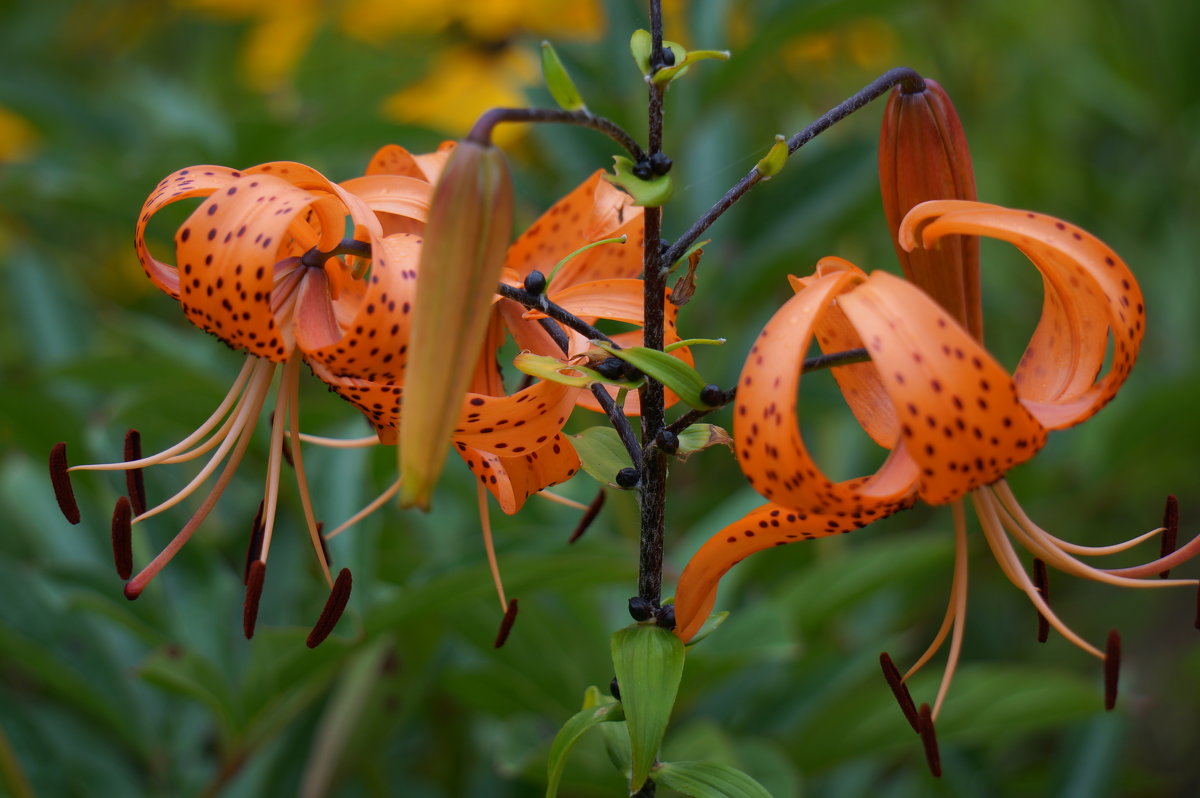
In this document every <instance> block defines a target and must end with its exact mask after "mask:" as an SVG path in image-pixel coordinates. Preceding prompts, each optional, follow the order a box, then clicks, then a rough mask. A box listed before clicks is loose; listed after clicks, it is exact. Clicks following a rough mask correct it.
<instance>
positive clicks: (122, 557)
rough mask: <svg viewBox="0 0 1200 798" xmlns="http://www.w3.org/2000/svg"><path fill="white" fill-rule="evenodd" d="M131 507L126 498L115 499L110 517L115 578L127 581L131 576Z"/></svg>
mask: <svg viewBox="0 0 1200 798" xmlns="http://www.w3.org/2000/svg"><path fill="white" fill-rule="evenodd" d="M132 513H133V507H132V506H131V502H130V501H129V499H127V498H126V497H124V496H122V497H120V498H119V499H117V504H116V506H115V507H113V516H112V547H113V563H114V564H115V565H116V567H117V576H119V577H121V578H122V579H128V578H129V577H130V576H131V575H132V574H133V535H132V530H131V527H130V520H131V518H132Z"/></svg>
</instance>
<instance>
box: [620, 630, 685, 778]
mask: <svg viewBox="0 0 1200 798" xmlns="http://www.w3.org/2000/svg"><path fill="white" fill-rule="evenodd" d="M612 655H613V668H614V669H615V670H616V673H617V684H618V686H619V687H620V689H621V704H622V706H624V707H625V719H626V721H627V722H628V724H629V743H630V746H631V747H632V749H633V777H632V779H631V781H630V792H635V791H636V790H637V789H638V788H640V787H641V786H642V784H643V783H645V781H646V778H647V776H648V775H649V774H650V768H651V766H652V765H653V764H654V760H655V757H657V756H658V748H659V746H660V745H661V744H662V738H663V734H665V733H666V731H667V723H668V721H669V720H670V719H671V709H672V708H673V707H674V706H675V694H676V692H677V691H678V690H679V681H680V679H682V678H683V659H684V653H683V643H682V642H681V641H680V640H679V638H678V637H676V636H675V635H673V634H671V633H670V632H668V631H667V630H666V629H663V628H661V627H659V626H655V625H652V624H634V625H632V626H627V627H625V628H624V629H620V630H618V631H617V632H615V633H614V634H613V637H612Z"/></svg>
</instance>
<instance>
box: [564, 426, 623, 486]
mask: <svg viewBox="0 0 1200 798" xmlns="http://www.w3.org/2000/svg"><path fill="white" fill-rule="evenodd" d="M569 437H570V438H571V445H572V446H574V447H575V453H576V454H577V455H579V462H580V463H581V464H582V465H583V470H584V471H586V472H587V473H588V476H590V477H592V479H594V480H596V481H597V482H599V483H600V484H601V485H609V486H611V487H614V488H615V487H620V486H618V485H617V484H616V483H615V482H613V477H615V476H616V475H617V472H618V471H620V470H621V469H622V468H632V467H633V463H632V461H630V459H629V452H628V451H627V450H626V449H625V445H624V444H623V443H621V438H620V436H618V435H617V431H616V430H614V429H613V428H612V427H600V426H596V427H588V428H587V429H585V430H583V431H582V432H580V433H579V434H578V435H571V436H569Z"/></svg>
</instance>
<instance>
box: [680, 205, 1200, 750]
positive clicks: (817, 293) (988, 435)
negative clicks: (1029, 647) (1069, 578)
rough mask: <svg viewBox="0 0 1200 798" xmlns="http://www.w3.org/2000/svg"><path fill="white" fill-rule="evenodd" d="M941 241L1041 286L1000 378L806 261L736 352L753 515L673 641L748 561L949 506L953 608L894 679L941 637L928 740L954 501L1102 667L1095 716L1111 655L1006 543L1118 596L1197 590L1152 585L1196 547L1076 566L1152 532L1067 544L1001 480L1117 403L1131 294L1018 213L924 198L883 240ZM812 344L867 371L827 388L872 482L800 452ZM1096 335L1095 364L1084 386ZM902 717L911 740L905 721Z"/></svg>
mask: <svg viewBox="0 0 1200 798" xmlns="http://www.w3.org/2000/svg"><path fill="white" fill-rule="evenodd" d="M949 235H970V236H988V237H991V238H997V239H1000V240H1003V241H1008V242H1009V243H1011V244H1013V245H1014V246H1016V247H1017V248H1019V249H1020V250H1021V251H1022V252H1023V253H1024V254H1025V255H1026V256H1027V257H1028V258H1029V259H1030V260H1031V261H1032V262H1033V264H1034V265H1035V266H1036V267H1037V268H1038V270H1039V271H1040V272H1041V274H1042V277H1043V281H1044V285H1045V288H1046V297H1045V301H1044V304H1043V311H1042V317H1041V320H1040V322H1039V324H1038V326H1037V328H1036V330H1035V331H1034V334H1033V338H1032V340H1031V341H1030V344H1029V346H1028V348H1027V349H1026V351H1025V354H1024V357H1023V358H1022V360H1021V362H1020V365H1019V366H1018V367H1017V369H1016V372H1015V374H1014V375H1013V376H1010V375H1009V374H1008V373H1007V372H1006V371H1005V370H1004V368H1003V367H1001V366H1000V364H999V363H997V362H996V361H995V360H994V359H993V358H992V357H991V355H989V354H988V352H987V351H986V350H985V349H984V348H983V347H982V345H981V344H980V342H979V341H978V340H977V339H976V338H975V337H974V336H972V335H971V334H970V333H969V332H968V331H967V330H966V329H964V328H963V326H961V325H960V324H959V323H958V322H957V321H956V320H955V319H954V318H953V317H952V316H951V315H950V314H949V313H948V312H947V311H946V310H945V309H943V308H942V307H941V306H940V305H938V304H937V303H936V302H935V301H934V300H932V299H931V298H929V296H928V295H927V294H925V293H924V292H922V291H921V290H920V289H919V288H918V287H917V286H915V285H913V284H912V283H909V282H907V281H905V280H902V279H900V278H898V277H895V276H892V275H890V274H887V273H885V272H873V273H871V274H869V275H868V274H867V273H865V272H863V271H861V270H860V269H858V268H857V267H856V266H854V265H853V264H850V263H848V262H846V261H843V260H840V259H837V258H826V259H824V260H822V261H821V262H820V263H818V265H817V269H816V271H815V273H814V274H813V275H811V276H809V277H806V278H804V279H796V278H793V280H792V284H793V287H794V288H795V290H796V294H795V296H793V297H792V298H791V299H790V300H789V301H788V302H787V303H786V304H785V305H784V306H783V307H782V308H781V309H780V310H779V311H778V312H777V313H776V314H775V316H774V317H773V318H772V319H771V320H770V321H769V322H768V324H767V326H766V327H765V328H764V329H763V331H762V333H761V334H760V336H759V337H758V339H757V341H756V342H755V344H754V346H753V347H752V348H751V350H750V356H749V358H748V359H747V361H746V365H745V367H744V369H743V371H742V374H741V378H740V380H739V383H738V389H737V399H736V410H735V415H734V438H735V441H736V451H737V457H738V461H739V464H740V465H741V468H742V470H743V471H744V473H745V474H746V477H747V478H748V479H749V481H750V483H751V485H753V486H754V488H755V490H757V491H758V492H759V493H761V494H762V495H763V496H764V497H765V498H766V499H768V503H767V504H765V505H763V506H761V507H759V508H758V509H756V510H753V511H752V512H750V513H749V514H748V515H746V516H745V517H744V518H742V519H741V520H739V521H738V522H736V523H734V524H731V525H729V526H728V527H726V528H725V529H723V530H721V531H720V532H719V533H717V534H716V535H714V536H713V537H712V538H710V539H709V540H708V541H707V542H706V543H705V544H704V545H703V546H702V547H701V549H700V550H699V552H698V553H697V554H696V555H695V556H694V557H693V558H692V559H691V561H690V562H689V563H688V564H687V567H686V568H685V570H684V572H683V574H682V576H681V578H680V581H679V586H678V590H677V592H676V598H675V604H676V619H677V623H678V626H677V628H676V634H677V635H678V636H679V637H680V638H681V639H683V640H684V641H685V642H686V641H688V640H690V639H691V638H692V637H693V636H694V635H695V634H696V632H697V630H698V629H699V628H700V626H701V625H702V624H703V622H704V620H705V619H706V618H707V617H708V615H709V612H710V611H711V609H712V607H713V604H714V601H715V599H716V591H717V584H718V581H719V580H720V578H721V576H722V575H723V574H725V573H726V572H727V571H728V570H729V568H730V567H732V566H733V565H734V564H736V563H738V562H740V561H741V560H742V559H743V558H745V557H746V556H748V555H749V554H752V553H754V552H756V551H759V550H762V549H764V548H768V547H771V546H779V545H784V544H786V543H790V542H793V541H797V540H811V539H814V538H820V537H825V536H828V535H835V534H841V533H845V532H848V531H850V530H852V529H857V528H860V527H862V526H865V525H866V524H868V523H870V522H871V521H874V520H877V519H879V518H881V517H883V516H886V515H888V514H890V513H893V512H896V511H897V510H900V509H902V508H905V507H908V506H910V505H912V504H913V503H914V502H915V501H917V500H918V499H919V500H922V501H925V502H927V503H929V504H950V505H951V506H952V509H953V511H954V532H955V544H956V555H955V567H954V577H953V581H952V587H951V594H952V598H951V601H950V605H949V608H948V610H947V613H946V616H945V620H944V622H943V624H942V626H941V628H940V630H939V631H938V633H937V635H936V637H935V639H934V641H933V644H932V645H931V646H930V647H929V649H928V650H927V651H926V652H925V653H924V654H923V655H922V656H921V657H920V658H919V659H918V660H917V663H916V665H914V666H913V668H912V669H910V670H909V672H908V674H906V675H905V676H904V677H903V678H907V677H908V676H911V675H912V673H913V672H915V671H916V670H917V669H918V668H920V667H921V666H922V665H923V664H924V663H925V662H927V661H928V660H929V658H930V657H932V656H933V655H934V654H935V653H936V652H937V650H938V649H939V647H940V646H941V645H942V643H943V642H944V641H945V639H946V637H947V636H948V635H949V636H950V638H951V641H950V653H949V664H948V665H947V667H946V671H945V674H944V676H943V679H942V683H941V687H940V689H939V691H938V695H937V698H936V701H935V703H934V706H933V710H932V712H928V720H927V721H925V722H926V723H927V724H928V725H929V729H930V733H932V726H931V724H932V720H933V719H935V718H936V716H937V713H938V710H939V709H940V707H941V704H942V701H943V699H944V697H945V694H946V691H947V689H948V687H949V684H950V680H951V678H952V675H953V672H954V668H955V664H956V663H957V660H958V656H959V651H960V648H961V644H962V631H963V622H964V620H965V614H966V599H967V534H966V529H967V522H966V514H965V512H964V508H963V505H964V500H966V499H969V500H970V501H971V503H972V504H973V505H974V507H975V510H976V513H977V516H978V518H979V522H980V526H981V528H982V531H983V535H984V538H985V540H986V541H987V544H988V546H989V548H990V549H991V550H992V552H993V554H994V555H995V557H996V560H997V562H998V563H999V564H1000V567H1001V569H1002V570H1003V571H1004V573H1005V575H1006V576H1007V577H1008V578H1009V579H1010V580H1011V581H1012V582H1013V584H1014V585H1016V586H1017V588H1018V589H1020V590H1021V591H1022V592H1024V593H1025V594H1026V596H1028V598H1029V600H1030V601H1031V602H1032V603H1033V604H1034V606H1035V607H1036V608H1037V610H1038V611H1039V613H1041V616H1042V617H1043V618H1044V619H1045V620H1046V621H1047V622H1048V623H1049V625H1050V626H1052V627H1053V628H1054V629H1056V630H1058V631H1059V632H1060V633H1061V634H1062V635H1063V636H1065V637H1066V638H1067V639H1068V640H1070V641H1071V642H1072V643H1074V644H1075V645H1076V646H1078V647H1080V648H1082V649H1083V650H1085V651H1087V652H1088V653H1090V654H1092V655H1094V656H1096V657H1099V658H1100V659H1102V660H1105V661H1106V672H1107V673H1108V677H1109V678H1108V685H1107V695H1106V704H1108V706H1109V707H1110V708H1111V705H1112V701H1113V700H1114V699H1115V687H1116V672H1115V666H1116V659H1117V657H1119V642H1116V643H1113V642H1112V640H1113V639H1114V638H1110V645H1109V647H1108V650H1107V651H1102V650H1100V649H1099V648H1097V647H1095V646H1093V645H1091V644H1089V643H1088V642H1086V641H1085V640H1083V639H1082V638H1081V637H1080V636H1079V635H1077V634H1076V633H1075V632H1073V631H1072V630H1071V629H1070V628H1069V627H1068V626H1066V624H1064V623H1063V622H1062V621H1061V620H1060V619H1059V618H1058V617H1057V616H1056V615H1055V614H1054V612H1053V611H1052V610H1051V609H1050V607H1049V605H1048V604H1047V602H1046V600H1045V596H1044V595H1043V591H1042V590H1041V589H1039V586H1038V585H1036V584H1035V583H1034V580H1032V579H1031V578H1030V577H1029V575H1028V574H1027V573H1026V571H1025V569H1024V567H1023V566H1022V564H1021V562H1020V559H1019V556H1018V553H1017V549H1016V547H1015V546H1014V542H1015V543H1017V544H1019V545H1020V546H1021V547H1023V548H1025V549H1026V550H1027V551H1028V552H1029V553H1030V554H1031V555H1033V557H1035V558H1036V559H1037V560H1038V561H1041V562H1043V563H1045V564H1046V565H1050V566H1053V567H1055V568H1057V569H1059V570H1061V571H1064V572H1066V573H1069V574H1073V575H1075V576H1079V577H1082V578H1085V579H1091V580H1094V581H1098V582H1105V583H1107V584H1112V585H1116V586H1121V587H1160V586H1171V585H1196V584H1197V583H1198V582H1197V580H1194V579H1187V580H1179V579H1157V578H1151V577H1155V576H1157V575H1159V574H1162V573H1163V572H1165V571H1167V570H1168V569H1170V568H1171V567H1173V566H1175V565H1177V564H1179V563H1181V562H1184V561H1186V560H1187V559H1189V558H1191V557H1193V556H1194V555H1196V554H1197V553H1198V552H1200V538H1197V539H1194V540H1192V541H1191V542H1190V543H1188V544H1187V545H1186V546H1184V547H1183V548H1181V549H1179V550H1178V551H1175V552H1174V553H1171V554H1167V555H1166V556H1163V557H1161V558H1159V559H1156V560H1153V561H1151V562H1147V563H1145V564H1143V565H1139V566H1136V567H1133V568H1120V569H1104V568H1097V567H1094V566H1092V565H1089V564H1087V563H1085V562H1084V561H1083V559H1081V558H1084V557H1090V556H1094V555H1105V554H1110V553H1114V552H1117V551H1122V550H1125V549H1127V548H1129V547H1132V546H1134V545H1136V544H1137V543H1139V542H1141V541H1142V540H1145V539H1146V538H1147V537H1149V536H1151V535H1153V534H1156V533H1157V532H1160V531H1162V530H1154V531H1152V532H1149V533H1146V534H1143V535H1139V536H1137V537H1134V538H1132V539H1130V540H1128V541H1125V542H1122V543H1118V544H1115V545H1112V546H1102V547H1089V546H1081V545H1077V544H1074V543H1071V542H1069V541H1066V540H1063V539H1061V538H1058V537H1055V536H1054V535H1052V534H1050V533H1049V532H1047V531H1045V530H1043V529H1042V528H1041V527H1039V526H1038V525H1037V524H1036V523H1035V522H1034V521H1032V520H1031V519H1030V518H1029V516H1028V515H1027V514H1026V513H1025V512H1024V511H1023V510H1022V509H1021V507H1020V505H1019V504H1018V503H1017V500H1016V498H1015V497H1014V495H1013V493H1012V491H1011V490H1010V489H1009V487H1008V485H1007V483H1006V482H1005V480H1004V476H1005V474H1006V473H1007V472H1008V471H1009V470H1010V469H1012V468H1013V467H1015V466H1017V465H1019V464H1021V463H1023V462H1025V461H1026V460H1028V459H1030V458H1031V457H1033V455H1034V454H1035V453H1036V452H1037V451H1038V449H1040V448H1041V447H1042V445H1043V444H1044V443H1045V441H1046V437H1047V433H1048V432H1049V431H1050V430H1055V429H1063V428H1066V427H1070V426H1073V425H1075V424H1078V423H1079V422H1081V421H1084V420H1086V419H1087V418H1089V417H1090V416H1091V415H1092V414H1094V413H1095V412H1096V411H1098V410H1099V409H1100V408H1101V407H1102V406H1103V405H1105V404H1106V403H1107V402H1108V401H1110V400H1111V399H1112V398H1113V397H1114V396H1115V395H1116V393H1117V390H1118V389H1119V388H1120V386H1121V384H1122V383H1123V382H1124V381H1125V379H1126V377H1128V375H1129V372H1130V369H1131V368H1132V366H1133V363H1134V360H1135V358H1136V356H1137V352H1138V348H1139V346H1140V344H1141V340H1142V335H1143V332H1144V319H1145V309H1144V306H1143V299H1142V294H1141V291H1140V289H1139V288H1138V286H1137V283H1136V282H1135V280H1134V278H1133V275H1132V274H1131V273H1130V271H1129V269H1128V268H1127V267H1126V265H1125V264H1124V263H1123V262H1122V261H1121V260H1120V258H1118V257H1117V255H1116V254H1115V253H1114V252H1113V251H1112V250H1111V249H1109V248H1108V247H1107V246H1106V245H1105V244H1103V243H1102V242H1101V241H1099V240H1098V239H1096V238H1094V237H1093V236H1092V235H1090V234H1089V233H1087V232H1085V231H1083V230H1080V229H1078V228H1076V227H1074V226H1073V225H1070V224H1068V223H1066V222H1062V221H1059V220H1057V219H1054V218H1051V217H1049V216H1045V215H1041V214H1036V213H1032V212H1027V211H1019V210H1010V209H1006V208H1001V207H998V206H994V205H986V204H983V203H977V202H969V201H960V200H947V201H935V202H926V203H923V204H921V205H918V206H917V207H915V208H914V209H913V210H912V211H911V212H910V213H908V215H907V216H906V217H905V219H904V221H903V223H902V224H901V226H900V231H899V240H900V243H901V245H902V246H904V247H905V249H913V248H915V247H922V248H925V249H930V248H932V247H934V246H935V245H936V244H937V242H938V241H939V240H940V239H942V238H943V237H945V236H949ZM813 337H816V339H817V341H818V343H819V344H820V346H821V348H822V350H823V351H826V352H833V351H841V350H846V349H853V348H857V347H865V348H866V350H867V352H868V353H869V355H870V358H871V360H870V361H869V362H864V363H857V364H852V365H848V366H841V367H838V368H835V369H834V370H833V375H834V377H835V378H836V379H837V381H838V383H839V386H840V388H841V390H842V393H843V395H844V396H845V398H846V400H847V402H848V404H849V405H850V408H851V409H852V411H853V412H854V414H855V416H856V418H857V419H858V421H859V422H860V423H861V424H862V426H863V427H864V429H865V430H866V432H867V433H868V434H869V435H870V437H871V438H872V439H873V440H874V441H875V442H876V443H878V444H879V445H881V446H883V447H885V448H886V449H889V450H890V455H889V456H888V458H887V460H886V461H885V462H884V464H883V465H882V466H881V467H880V468H879V470H878V471H876V472H875V473H874V474H871V475H869V476H866V477H861V478H856V479H850V480H846V481H843V482H834V481H832V480H830V479H829V478H828V477H826V476H825V475H824V474H823V473H822V472H821V471H820V469H819V467H818V466H817V464H816V463H815V462H814V461H813V459H812V457H811V456H810V454H809V452H808V450H807V448H806V447H805V445H804V441H803V438H802V437H801V435H800V429H799V426H798V422H797V418H796V396H797V390H798V388H799V387H800V384H801V380H800V375H801V371H800V364H801V362H802V360H803V358H804V356H805V353H806V351H807V349H808V347H809V345H810V343H811V341H812V339H813ZM1110 338H1111V340H1112V352H1111V362H1110V364H1109V366H1108V368H1107V369H1106V370H1104V371H1103V373H1101V372H1102V369H1103V366H1104V363H1105V355H1106V346H1107V343H1108V340H1109V339H1110ZM1114 636H1115V633H1114ZM888 662H889V663H890V660H888ZM889 679H891V677H889ZM902 680H903V679H902V678H901V677H899V676H898V674H897V676H896V679H895V681H894V684H893V686H894V688H896V689H897V691H898V693H897V694H898V695H899V689H900V688H901V687H902V685H900V682H902ZM905 695H907V693H906V692H905ZM909 702H910V707H911V699H909ZM908 714H909V719H910V722H912V723H913V725H914V728H917V726H918V719H917V718H916V717H915V710H913V711H911V712H909V713H908Z"/></svg>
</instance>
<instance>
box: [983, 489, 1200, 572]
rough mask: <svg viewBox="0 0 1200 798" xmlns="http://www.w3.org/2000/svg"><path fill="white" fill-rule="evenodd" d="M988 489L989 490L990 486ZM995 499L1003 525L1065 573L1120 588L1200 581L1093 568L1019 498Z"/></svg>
mask: <svg viewBox="0 0 1200 798" xmlns="http://www.w3.org/2000/svg"><path fill="white" fill-rule="evenodd" d="M984 490H987V488H985V489H984ZM1011 497H1012V493H1011V492H1009V494H1008V498H1011ZM995 498H996V500H998V502H999V503H998V504H997V505H996V510H997V516H998V517H999V519H1000V522H1001V524H1003V525H1004V527H1005V528H1006V529H1008V531H1009V532H1011V533H1012V535H1013V536H1014V537H1015V538H1017V540H1018V541H1019V542H1020V543H1021V545H1023V546H1024V547H1025V548H1026V549H1028V550H1029V551H1030V552H1031V553H1032V554H1033V555H1034V556H1036V557H1040V558H1041V559H1043V560H1045V561H1046V564H1047V565H1053V566H1054V567H1055V568H1057V569H1058V570H1060V571H1063V572H1064V573H1069V574H1072V575H1073V576H1078V577H1080V578H1082V579H1091V580H1092V581H1095V582H1103V583H1105V584H1109V585H1115V586H1117V587H1139V588H1158V587H1178V586H1180V585H1194V584H1196V583H1197V582H1196V580H1194V579H1137V578H1133V576H1126V575H1121V574H1118V573H1114V572H1113V571H1109V570H1105V569H1101V568H1093V567H1091V566H1090V565H1087V564H1085V563H1082V562H1080V561H1079V560H1077V559H1075V558H1074V557H1072V556H1070V555H1069V554H1067V553H1066V552H1064V551H1062V549H1060V548H1059V547H1058V546H1056V545H1054V542H1055V541H1056V540H1057V538H1054V537H1053V536H1052V535H1050V534H1049V533H1047V532H1046V531H1045V530H1043V529H1042V528H1041V527H1039V526H1038V525H1037V524H1035V523H1034V522H1033V521H1032V520H1030V518H1029V516H1027V515H1026V514H1025V512H1024V511H1023V510H1022V509H1021V506H1020V505H1019V504H1017V503H1016V500H1015V499H1013V502H1012V504H1009V503H1008V501H1006V497H1005V496H1004V495H1003V494H1001V493H996V494H995ZM1193 543H1194V541H1193ZM1188 547H1193V546H1192V543H1189V544H1188V546H1187V547H1184V549H1181V550H1180V552H1182V553H1181V554H1180V557H1179V559H1180V561H1181V562H1182V561H1184V560H1187V559H1189V558H1190V556H1191V554H1190V552H1187V551H1185V549H1187V548H1188ZM1193 548H1194V547H1193ZM1151 565H1154V564H1151ZM1167 567H1169V566H1162V567H1158V566H1157V565H1155V570H1154V571H1152V572H1151V573H1149V574H1146V576H1152V575H1154V574H1156V573H1158V572H1159V571H1161V570H1165V568H1167Z"/></svg>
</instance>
